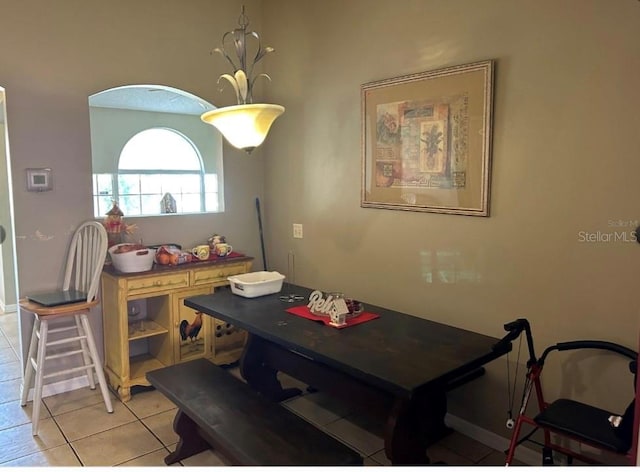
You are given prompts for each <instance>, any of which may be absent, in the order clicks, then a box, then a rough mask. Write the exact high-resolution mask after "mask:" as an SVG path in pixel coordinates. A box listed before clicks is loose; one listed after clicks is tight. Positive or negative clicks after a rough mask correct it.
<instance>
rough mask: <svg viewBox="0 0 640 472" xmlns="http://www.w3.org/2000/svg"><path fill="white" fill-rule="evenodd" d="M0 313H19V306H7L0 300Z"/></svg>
mask: <svg viewBox="0 0 640 472" xmlns="http://www.w3.org/2000/svg"><path fill="white" fill-rule="evenodd" d="M0 311H1V312H3V313H13V312H14V311H18V305H17V304H13V305H5V304H4V301H3V300H0Z"/></svg>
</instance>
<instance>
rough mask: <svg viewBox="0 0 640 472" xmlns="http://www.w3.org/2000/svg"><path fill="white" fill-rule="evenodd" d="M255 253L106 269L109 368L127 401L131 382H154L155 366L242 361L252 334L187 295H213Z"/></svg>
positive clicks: (113, 383)
mask: <svg viewBox="0 0 640 472" xmlns="http://www.w3.org/2000/svg"><path fill="white" fill-rule="evenodd" d="M252 263H253V258H252V257H248V256H238V257H228V258H224V259H221V258H219V259H217V260H210V261H204V262H192V263H186V264H182V265H178V266H158V265H154V268H153V269H152V270H150V271H146V272H137V273H122V272H118V271H116V270H115V269H114V268H113V267H112V266H105V268H104V270H103V272H102V297H101V298H102V320H103V333H104V352H105V366H104V367H105V373H106V376H107V381H108V383H109V385H110V386H111V388H112V389H113V390H114V391H115V392H117V394H118V396H119V397H120V399H121V400H122V401H128V400H129V399H130V398H131V387H133V386H136V385H140V386H148V385H149V382H148V381H147V379H146V378H145V374H146V373H147V372H148V371H150V370H154V369H159V368H161V367H166V366H170V365H173V364H177V363H180V362H186V361H189V360H193V359H198V358H206V359H209V360H210V361H212V362H214V363H215V364H219V365H222V364H230V363H233V362H236V361H237V360H238V359H239V358H240V355H241V353H242V348H243V345H244V342H245V339H246V333H245V332H244V331H243V330H240V329H237V328H235V327H234V326H232V325H230V324H228V323H226V322H224V321H221V320H218V319H215V318H212V317H210V316H202V315H199V314H197V312H196V311H195V310H193V309H191V308H188V307H186V306H185V305H184V303H183V302H184V299H185V298H187V297H192V296H195V295H208V294H211V293H213V292H214V290H215V288H216V287H221V286H224V285H228V284H229V282H228V280H227V277H229V276H231V275H237V274H244V273H247V272H250V271H251V266H252Z"/></svg>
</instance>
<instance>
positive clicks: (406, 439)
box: [384, 390, 451, 465]
mask: <svg viewBox="0 0 640 472" xmlns="http://www.w3.org/2000/svg"><path fill="white" fill-rule="evenodd" d="M446 413H447V396H446V393H445V392H444V391H438V390H435V391H430V392H425V393H424V394H421V395H417V396H414V397H413V398H412V399H409V400H407V399H396V401H395V403H394V405H393V407H392V409H391V412H390V414H389V417H388V419H387V424H386V428H385V440H384V448H385V453H386V455H387V457H388V458H389V460H391V462H392V463H393V464H394V465H400V464H403V465H418V464H428V463H429V457H428V456H427V447H428V446H430V445H431V444H433V443H435V442H437V441H439V440H440V439H442V438H443V437H444V436H446V435H447V434H449V433H450V432H451V430H450V429H449V428H448V427H447V426H446V425H445V423H444V416H445V414H446Z"/></svg>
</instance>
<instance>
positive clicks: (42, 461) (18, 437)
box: [0, 313, 522, 467]
mask: <svg viewBox="0 0 640 472" xmlns="http://www.w3.org/2000/svg"><path fill="white" fill-rule="evenodd" d="M18 350H19V341H18V327H17V315H16V313H8V314H0V467H5V466H36V467H37V466H116V465H117V466H164V465H165V464H164V462H163V459H164V457H165V456H166V455H167V454H168V453H169V452H170V451H172V450H173V449H174V446H175V444H176V443H177V441H178V437H177V435H176V434H175V433H174V432H173V428H172V422H173V417H174V415H175V412H176V408H175V406H174V405H173V404H172V403H171V402H170V401H169V400H167V399H166V398H165V397H164V396H163V395H162V394H160V393H158V392H156V391H146V392H142V393H137V394H135V395H134V396H133V397H132V399H131V401H129V402H127V403H122V402H120V401H119V400H117V398H116V397H115V395H112V396H113V406H114V412H113V414H107V413H106V411H105V409H104V403H103V402H102V397H101V395H100V393H99V390H94V391H92V390H89V389H88V388H84V389H80V390H75V391H72V392H67V393H63V394H59V395H55V396H51V397H47V398H45V399H44V400H43V403H44V408H42V409H41V415H42V416H41V418H42V419H41V422H40V424H41V426H40V434H39V436H32V434H31V418H30V416H31V404H30V403H29V404H27V406H26V407H25V408H22V407H21V406H20V400H19V397H20V393H19V392H20V378H21V373H20V361H19V358H18V355H17V353H18ZM236 375H237V372H236ZM283 383H285V384H291V385H295V384H296V381H295V380H294V379H291V378H286V379H285V378H283ZM284 405H285V406H286V407H287V408H289V409H291V410H292V411H294V412H296V413H297V414H299V415H301V416H303V417H305V418H306V419H307V420H308V421H310V422H311V423H313V424H315V425H316V426H318V427H320V428H322V429H323V430H325V431H327V432H328V433H329V434H331V435H333V436H335V437H336V438H338V439H340V440H342V441H343V442H345V443H347V444H348V445H350V446H351V447H352V448H354V449H355V450H357V451H359V452H360V454H361V455H362V456H363V457H364V464H365V465H370V466H375V465H389V462H388V460H387V458H386V457H385V454H384V450H383V440H382V437H381V431H380V430H381V428H380V426H379V425H378V424H376V423H373V422H372V421H370V419H368V418H364V417H362V416H361V415H357V414H355V413H353V412H351V411H349V409H347V408H346V407H345V406H344V405H342V404H339V403H336V402H335V401H334V400H333V399H331V398H329V397H327V396H325V395H324V394H323V393H321V392H316V393H306V394H304V395H302V396H300V397H296V398H293V399H290V400H288V401H286V402H285V403H284ZM429 456H430V458H431V460H432V461H443V462H445V463H447V464H449V465H458V466H472V465H503V464H504V453H502V452H500V451H495V450H492V449H490V448H489V447H487V446H485V445H483V444H481V443H479V442H477V441H475V440H473V439H470V438H468V437H466V436H463V435H462V434H460V433H456V432H454V433H453V434H451V435H450V436H448V437H446V438H445V439H443V440H442V441H440V442H439V443H438V444H435V445H433V446H432V447H430V448H429ZM518 464H520V465H522V464H521V463H518ZM174 465H177V466H180V465H182V466H214V465H226V464H225V461H224V459H223V458H222V457H220V456H218V455H217V454H216V453H214V452H212V451H205V452H203V453H200V454H198V455H196V456H193V457H190V458H188V459H185V460H183V461H182V462H181V463H180V464H174Z"/></svg>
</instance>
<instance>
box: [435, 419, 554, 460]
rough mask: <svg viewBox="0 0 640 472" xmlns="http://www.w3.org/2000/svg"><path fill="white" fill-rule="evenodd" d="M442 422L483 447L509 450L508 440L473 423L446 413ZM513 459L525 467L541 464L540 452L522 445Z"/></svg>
mask: <svg viewBox="0 0 640 472" xmlns="http://www.w3.org/2000/svg"><path fill="white" fill-rule="evenodd" d="M444 422H445V423H446V424H447V426H449V427H450V428H452V429H455V430H456V431H458V432H459V433H462V434H464V435H465V436H468V437H470V438H471V439H475V440H476V441H478V442H479V443H482V444H484V445H485V446H488V447H490V448H491V449H495V450H497V451H506V450H507V449H509V440H508V439H505V438H503V437H502V436H500V435H498V434H496V433H494V432H492V431H488V430H486V429H484V428H481V427H479V426H476V425H475V424H473V423H469V422H468V421H466V420H463V419H462V418H458V417H457V416H454V415H451V414H449V413H447V415H446V416H445V418H444ZM515 458H516V459H518V460H519V461H521V462H524V463H525V464H527V465H541V464H542V452H541V451H537V452H536V451H532V450H531V449H528V448H526V447H524V446H522V445H520V446H518V447H517V448H516V450H515Z"/></svg>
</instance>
